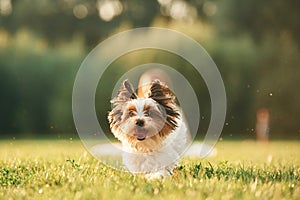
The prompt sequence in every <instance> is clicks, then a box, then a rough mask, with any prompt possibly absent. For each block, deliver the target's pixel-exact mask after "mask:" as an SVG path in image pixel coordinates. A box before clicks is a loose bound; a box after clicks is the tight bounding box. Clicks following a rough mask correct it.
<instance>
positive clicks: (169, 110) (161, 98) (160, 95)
mask: <svg viewBox="0 0 300 200" xmlns="http://www.w3.org/2000/svg"><path fill="white" fill-rule="evenodd" d="M148 97H149V98H152V99H153V100H155V101H156V102H157V103H159V104H160V106H161V107H162V111H163V112H164V113H165V115H166V123H165V127H163V129H162V130H161V132H160V134H161V135H166V134H167V133H169V132H171V131H172V130H175V128H176V127H177V121H176V118H179V117H180V114H179V111H178V109H177V106H176V103H175V95H174V94H173V93H172V91H171V90H170V89H169V88H168V86H167V85H165V84H163V83H161V82H160V81H159V80H155V81H153V82H152V83H151V86H150V91H149V95H148Z"/></svg>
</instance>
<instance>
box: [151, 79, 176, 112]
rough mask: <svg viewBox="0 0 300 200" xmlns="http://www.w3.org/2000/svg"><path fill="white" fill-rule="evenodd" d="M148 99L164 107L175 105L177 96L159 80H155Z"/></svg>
mask: <svg viewBox="0 0 300 200" xmlns="http://www.w3.org/2000/svg"><path fill="white" fill-rule="evenodd" d="M148 97H149V98H152V99H153V100H155V101H156V102H158V103H159V104H161V105H163V106H164V105H167V104H170V103H172V104H174V103H175V95H174V94H173V93H172V92H171V90H170V89H169V88H168V86H167V85H165V84H163V83H161V82H160V81H159V80H155V81H153V82H152V83H151V86H150V91H149V93H148Z"/></svg>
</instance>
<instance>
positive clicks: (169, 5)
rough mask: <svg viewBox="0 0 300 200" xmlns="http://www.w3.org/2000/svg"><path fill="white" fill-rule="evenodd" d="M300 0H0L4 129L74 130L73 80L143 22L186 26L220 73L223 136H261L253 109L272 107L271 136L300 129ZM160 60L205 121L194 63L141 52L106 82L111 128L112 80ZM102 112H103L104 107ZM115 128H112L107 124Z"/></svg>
mask: <svg viewBox="0 0 300 200" xmlns="http://www.w3.org/2000/svg"><path fill="white" fill-rule="evenodd" d="M299 4H300V2H299V1H296V0H287V1H280V0H272V1H270V0H269V1H263V2H262V1H258V0H246V1H238V0H227V1H222V0H211V1H207V0H189V1H182V0H158V1H157V0H122V1H118V0H111V1H104V0H98V1H97V0H40V1H30V0H22V1H17V0H0V77H1V78H0V91H1V93H0V134H1V135H2V136H9V137H19V136H31V137H33V136H37V135H48V134H50V135H55V136H56V137H60V136H64V135H66V134H76V132H75V129H74V125H73V120H72V110H71V96H72V87H73V82H74V79H75V75H76V72H77V70H78V68H79V66H80V64H81V62H82V61H83V59H84V57H85V56H86V55H87V54H88V52H89V51H91V50H92V49H93V48H94V47H95V46H96V45H97V44H98V43H99V42H101V41H103V40H105V39H106V38H107V37H108V36H110V35H112V34H114V33H118V32H120V31H123V30H128V29H131V28H136V27H147V26H156V27H165V28H171V29H175V30H178V31H181V32H183V33H185V34H187V35H188V36H190V37H192V38H194V39H195V40H197V41H198V42H199V43H200V44H202V45H203V46H204V47H205V49H206V50H207V51H208V53H209V54H210V55H211V57H212V58H213V59H214V61H215V62H216V64H217V66H218V67H219V70H220V72H221V74H222V77H223V80H224V83H225V87H226V92H227V98H228V112H227V119H226V124H225V127H224V131H223V136H224V137H234V138H254V137H255V134H254V128H255V115H256V111H257V110H258V109H260V108H267V109H268V110H269V111H270V115H271V122H270V134H271V138H272V137H273V138H291V137H292V138H299V137H300V125H299V119H300V114H299V111H300V104H299V101H300V93H299V89H298V87H297V86H298V84H299V83H300V82H299V81H300V76H299V74H300V68H299V64H300V57H299V55H300V50H299V46H300V24H299V23H300V22H299V18H300V13H299V7H300V5H299ZM154 61H155V62H160V63H163V64H167V65H169V66H172V67H174V68H176V69H177V70H178V71H180V72H182V73H183V74H184V75H185V76H186V77H189V80H190V82H191V84H192V86H193V87H194V89H195V91H196V92H197V93H198V94H199V96H198V98H199V102H201V106H202V107H201V111H203V112H202V113H201V114H202V122H201V126H200V128H199V134H201V133H204V132H205V130H206V129H207V125H208V123H209V116H210V108H209V106H210V104H209V97H208V93H207V90H206V87H205V85H204V84H203V83H200V84H199V80H200V79H199V77H198V76H195V75H194V74H195V73H194V71H193V70H192V68H191V66H189V64H188V63H186V62H185V61H183V60H181V59H180V58H177V57H175V56H174V55H171V54H168V53H162V52H158V51H142V52H137V53H133V54H130V55H127V56H125V57H124V58H123V57H122V58H120V59H118V60H117V61H116V62H114V63H113V64H112V66H111V67H110V68H109V69H108V70H107V71H106V75H105V77H104V78H103V80H101V81H100V83H99V84H102V85H101V88H102V89H101V91H100V90H99V91H98V92H97V98H96V101H97V99H98V97H99V96H104V99H106V100H107V101H105V102H97V105H96V106H97V111H98V113H101V114H99V115H98V118H99V121H100V123H102V124H104V125H105V126H106V127H107V120H106V115H105V114H106V112H107V111H108V110H109V109H110V105H109V102H108V101H109V98H110V96H111V90H112V88H111V86H112V85H114V84H115V82H116V81H117V80H118V78H119V77H121V75H122V73H124V72H125V71H126V70H128V69H130V67H132V66H135V65H138V64H143V63H147V62H154ZM102 113H105V114H102ZM107 131H108V129H107Z"/></svg>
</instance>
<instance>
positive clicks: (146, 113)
mask: <svg viewBox="0 0 300 200" xmlns="http://www.w3.org/2000/svg"><path fill="white" fill-rule="evenodd" d="M144 115H145V116H146V117H151V116H152V112H151V110H146V111H145V113H144Z"/></svg>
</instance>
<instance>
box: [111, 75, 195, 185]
mask: <svg viewBox="0 0 300 200" xmlns="http://www.w3.org/2000/svg"><path fill="white" fill-rule="evenodd" d="M142 82H143V81H142ZM141 84H143V85H141ZM138 88H139V89H138V92H137V93H136V91H135V89H134V87H133V85H132V84H131V83H130V81H129V80H125V81H124V82H123V84H122V85H121V87H120V89H119V91H118V93H117V95H116V96H115V97H114V98H113V99H112V100H111V103H112V110H111V111H110V112H109V114H108V121H109V124H110V129H111V132H112V133H113V135H114V136H115V137H116V138H117V139H118V140H120V141H121V143H122V151H123V155H122V160H123V164H124V165H125V167H126V168H127V169H128V170H129V172H131V173H133V174H136V173H142V174H144V175H145V176H146V178H148V179H155V178H163V177H168V176H170V175H172V174H173V170H174V168H175V167H176V166H177V164H178V163H179V161H180V157H181V155H182V154H183V153H184V151H185V149H186V147H187V146H188V144H189V140H190V139H189V138H190V134H189V129H188V126H187V123H186V122H185V119H184V117H183V113H182V111H181V110H180V107H179V106H178V105H177V104H176V97H175V95H174V94H173V92H172V91H171V90H170V89H169V87H168V86H167V84H165V83H164V82H162V81H161V80H159V79H149V81H147V83H141V81H140V84H139V87H138Z"/></svg>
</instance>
